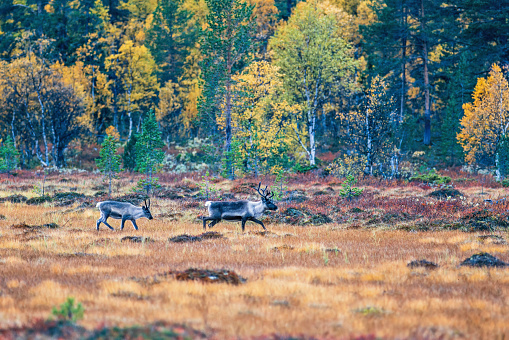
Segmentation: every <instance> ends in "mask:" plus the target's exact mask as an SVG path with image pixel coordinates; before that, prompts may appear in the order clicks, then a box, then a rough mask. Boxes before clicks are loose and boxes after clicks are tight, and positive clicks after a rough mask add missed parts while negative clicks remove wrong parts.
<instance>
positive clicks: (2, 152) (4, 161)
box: [0, 136, 19, 173]
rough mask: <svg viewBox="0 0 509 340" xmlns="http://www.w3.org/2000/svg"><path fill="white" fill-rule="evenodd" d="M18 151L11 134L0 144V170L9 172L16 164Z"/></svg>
mask: <svg viewBox="0 0 509 340" xmlns="http://www.w3.org/2000/svg"><path fill="white" fill-rule="evenodd" d="M18 158H19V152H18V150H17V149H16V147H15V146H14V141H13V140H12V137H11V136H8V137H7V139H6V140H5V141H4V142H3V143H2V144H1V145H0V172H7V173H9V172H11V171H12V170H14V169H16V167H17V165H18Z"/></svg>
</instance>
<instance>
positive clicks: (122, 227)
mask: <svg viewBox="0 0 509 340" xmlns="http://www.w3.org/2000/svg"><path fill="white" fill-rule="evenodd" d="M125 221H127V218H125V217H122V224H121V225H120V230H124V224H125Z"/></svg>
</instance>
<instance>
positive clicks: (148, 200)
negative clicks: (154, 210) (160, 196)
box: [147, 198, 150, 208]
mask: <svg viewBox="0 0 509 340" xmlns="http://www.w3.org/2000/svg"><path fill="white" fill-rule="evenodd" d="M147 208H150V198H149V199H148V206H147Z"/></svg>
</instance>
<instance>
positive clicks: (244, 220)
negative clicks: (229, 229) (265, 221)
mask: <svg viewBox="0 0 509 340" xmlns="http://www.w3.org/2000/svg"><path fill="white" fill-rule="evenodd" d="M246 222H247V218H246V217H242V232H244V229H245V228H246Z"/></svg>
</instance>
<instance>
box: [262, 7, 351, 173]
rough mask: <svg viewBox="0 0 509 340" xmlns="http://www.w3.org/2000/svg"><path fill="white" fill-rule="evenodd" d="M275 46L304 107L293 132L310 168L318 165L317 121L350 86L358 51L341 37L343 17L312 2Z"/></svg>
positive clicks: (289, 88)
mask: <svg viewBox="0 0 509 340" xmlns="http://www.w3.org/2000/svg"><path fill="white" fill-rule="evenodd" d="M269 48H270V49H272V51H273V52H274V62H275V64H276V65H277V66H278V67H279V72H280V73H281V74H282V75H283V82H284V87H285V90H286V94H287V96H288V101H289V103H291V104H298V105H299V106H300V107H301V110H300V111H299V112H298V113H297V114H296V115H295V116H294V119H295V122H296V125H295V127H294V129H293V130H294V133H295V136H296V138H297V139H298V142H299V144H300V145H301V147H302V148H303V149H304V150H305V152H306V153H307V155H308V159H309V164H310V165H315V164H316V136H315V134H316V125H317V119H318V116H319V115H320V114H321V113H323V110H324V109H325V106H326V105H327V104H328V103H330V102H331V100H332V99H333V98H334V97H335V96H336V95H338V94H339V91H340V89H341V87H342V86H348V85H347V83H348V82H349V80H350V79H351V77H350V76H349V74H350V73H351V72H353V69H354V66H355V65H356V62H355V60H354V58H353V50H352V48H351V47H350V45H349V44H348V43H347V41H346V40H345V39H344V38H343V37H342V36H341V23H340V22H339V21H338V16H337V13H335V12H332V13H328V12H326V11H325V10H324V9H322V8H321V7H319V6H316V5H315V4H313V3H308V2H302V3H299V4H298V5H297V7H296V8H295V10H294V12H293V14H292V16H291V17H290V19H289V20H288V22H287V23H284V24H283V25H282V26H281V27H280V28H279V30H277V31H276V34H275V36H274V37H273V38H272V39H271V40H270V42H269Z"/></svg>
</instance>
